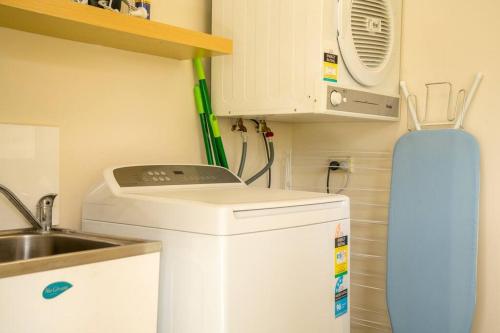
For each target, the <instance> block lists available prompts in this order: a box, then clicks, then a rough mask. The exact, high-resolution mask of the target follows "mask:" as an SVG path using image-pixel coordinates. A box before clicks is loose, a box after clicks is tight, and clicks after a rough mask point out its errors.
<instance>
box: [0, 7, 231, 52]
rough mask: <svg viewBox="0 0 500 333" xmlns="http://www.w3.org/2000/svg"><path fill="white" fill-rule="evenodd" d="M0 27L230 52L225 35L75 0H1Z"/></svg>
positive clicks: (148, 47) (125, 45)
mask: <svg viewBox="0 0 500 333" xmlns="http://www.w3.org/2000/svg"><path fill="white" fill-rule="evenodd" d="M0 26H3V27H7V28H12V29H17V30H22V31H27V32H33V33H37V34H41V35H47V36H52V37H58V38H63V39H69V40H73V41H78V42H84V43H90V44H97V45H103V46H107V47H113V48H117V49H122V50H128V51H134V52H140V53H146V54H151V55H156V56H160V57H166V58H174V59H179V60H183V59H192V58H194V57H197V56H200V57H211V56H216V55H223V54H230V53H231V52H232V41H231V40H229V39H226V38H222V37H216V36H212V35H209V34H205V33H202V32H196V31H191V30H188V29H183V28H179V27H175V26H172V25H168V24H163V23H158V22H153V21H148V20H144V19H140V18H135V17H130V16H127V15H123V14H119V13H113V12H111V11H108V10H104V9H101V8H96V7H92V6H87V5H81V4H77V3H74V2H72V0H0Z"/></svg>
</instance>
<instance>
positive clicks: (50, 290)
mask: <svg viewBox="0 0 500 333" xmlns="http://www.w3.org/2000/svg"><path fill="white" fill-rule="evenodd" d="M71 287H73V285H72V284H71V283H69V282H66V281H58V282H54V283H51V284H49V285H48V286H47V287H45V289H43V292H42V296H43V298H45V299H52V298H55V297H57V296H59V295H61V294H62V293H63V292H65V291H66V290H68V289H70V288H71Z"/></svg>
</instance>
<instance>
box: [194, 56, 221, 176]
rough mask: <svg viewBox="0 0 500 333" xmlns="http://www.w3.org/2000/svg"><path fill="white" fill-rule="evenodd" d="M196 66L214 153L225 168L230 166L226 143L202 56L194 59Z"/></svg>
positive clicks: (219, 163) (217, 160)
mask: <svg viewBox="0 0 500 333" xmlns="http://www.w3.org/2000/svg"><path fill="white" fill-rule="evenodd" d="M194 67H195V70H196V74H197V75H198V79H199V81H200V90H201V97H202V100H203V107H204V109H205V112H206V115H207V116H208V121H209V125H210V126H209V129H210V135H211V136H212V145H213V147H214V155H215V160H216V162H217V165H221V166H223V167H225V168H227V167H228V163H227V159H226V153H225V151H224V144H223V143H222V137H221V136H220V131H219V124H218V121H217V118H216V117H215V115H214V114H213V112H212V105H211V102H210V95H209V94H208V86H207V81H206V77H205V70H204V69H203V64H202V62H201V59H200V58H195V59H194Z"/></svg>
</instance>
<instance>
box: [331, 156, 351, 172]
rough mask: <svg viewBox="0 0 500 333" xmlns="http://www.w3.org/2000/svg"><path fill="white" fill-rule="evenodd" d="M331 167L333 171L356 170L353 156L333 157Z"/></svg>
mask: <svg viewBox="0 0 500 333" xmlns="http://www.w3.org/2000/svg"><path fill="white" fill-rule="evenodd" d="M328 165H329V168H330V170H331V171H333V172H347V173H353V172H354V163H353V158H352V157H339V158H334V159H331V160H330V162H329V164H328Z"/></svg>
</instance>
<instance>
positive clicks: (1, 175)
mask: <svg viewBox="0 0 500 333" xmlns="http://www.w3.org/2000/svg"><path fill="white" fill-rule="evenodd" d="M0 184H2V185H5V186H7V187H8V188H9V189H11V190H12V191H13V192H14V193H15V194H16V195H17V196H18V197H19V198H20V199H21V200H22V201H23V202H24V204H25V205H26V206H28V208H30V210H31V211H32V212H33V214H35V210H36V203H37V202H38V199H39V198H40V197H41V196H43V195H45V194H47V193H59V129H58V128H54V127H41V126H24V125H7V124H0ZM53 219H54V220H53V222H54V224H58V223H59V200H58V198H56V201H55V205H54V217H53ZM25 227H30V224H29V223H28V222H26V221H25V220H24V218H23V217H22V216H21V214H19V213H18V212H17V210H16V209H15V208H14V207H13V206H12V204H11V203H10V202H9V201H8V200H7V199H6V198H5V197H4V196H3V195H0V229H2V230H4V229H14V228H25Z"/></svg>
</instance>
